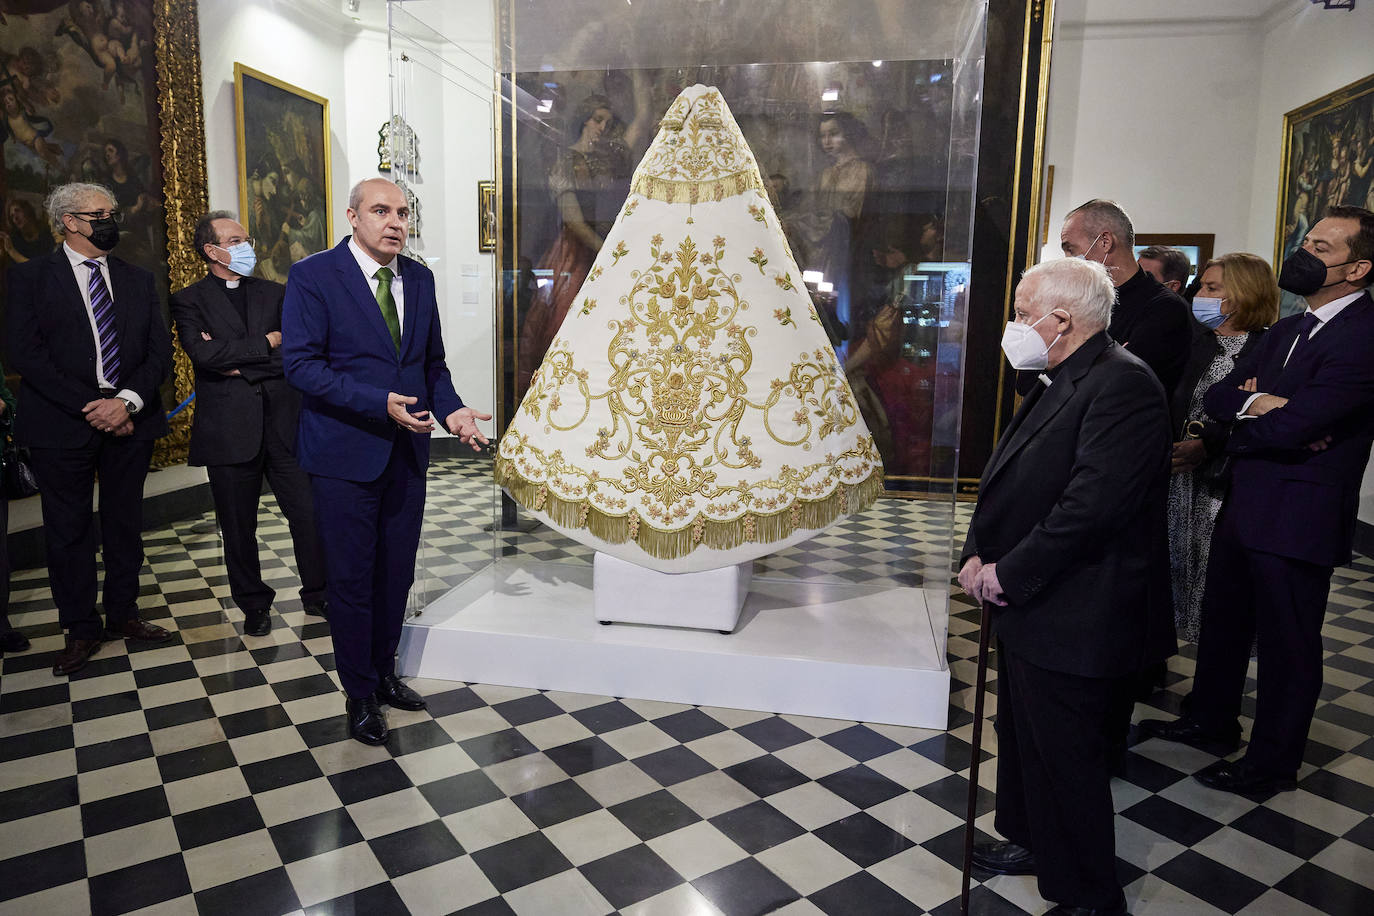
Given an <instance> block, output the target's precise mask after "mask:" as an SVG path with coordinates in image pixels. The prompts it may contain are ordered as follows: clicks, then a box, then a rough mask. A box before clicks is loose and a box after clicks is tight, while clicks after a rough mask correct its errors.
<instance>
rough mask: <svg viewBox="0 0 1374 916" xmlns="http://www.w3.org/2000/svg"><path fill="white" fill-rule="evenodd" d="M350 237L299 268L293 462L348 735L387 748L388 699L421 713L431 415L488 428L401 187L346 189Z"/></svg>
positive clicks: (290, 346) (479, 438)
mask: <svg viewBox="0 0 1374 916" xmlns="http://www.w3.org/2000/svg"><path fill="white" fill-rule="evenodd" d="M348 221H349V223H350V224H351V225H352V227H353V236H352V238H349V239H345V240H344V241H342V242H340V243H339V244H338V246H336V247H335V248H333V249H331V250H329V251H324V252H321V253H319V254H317V255H313V256H311V257H309V258H306V259H305V260H304V261H300V262H298V263H297V264H295V266H293V267H292V268H291V276H290V278H289V279H288V281H287V284H286V300H285V303H284V305H283V309H282V355H283V363H284V365H285V368H286V379H287V381H288V382H290V383H291V385H292V386H293V387H295V388H297V389H299V390H300V391H301V393H302V395H303V398H302V404H301V417H300V431H299V434H298V437H297V452H296V454H297V458H298V460H299V461H300V464H301V467H302V468H304V469H305V470H306V472H307V473H309V474H310V481H311V486H312V488H313V490H314V496H315V517H316V519H317V521H318V523H319V527H320V535H321V537H322V539H323V541H324V550H325V562H326V566H327V569H328V581H329V608H330V629H331V634H332V636H333V639H334V660H335V664H336V666H337V669H338V672H339V682H340V684H341V685H342V686H343V689H344V692H345V693H346V694H347V696H348V702H347V707H346V710H347V715H348V728H349V734H350V735H351V736H352V737H354V738H356V739H357V740H359V741H361V742H363V743H365V744H382V743H383V742H385V741H386V739H387V736H388V734H389V732H388V729H387V724H386V718H385V716H384V715H383V714H382V711H381V705H380V704H382V703H385V704H387V705H389V706H394V707H397V708H399V709H423V708H424V706H425V701H424V699H423V698H422V697H421V696H420V695H419V694H417V693H416V692H415V691H414V690H412V689H411V688H409V687H407V686H406V685H405V684H404V683H402V682H401V680H400V678H398V677H397V676H396V673H395V655H396V647H397V644H398V643H399V642H400V638H401V625H402V623H403V622H404V617H405V606H406V598H407V596H408V594H409V592H410V586H411V583H412V582H414V580H415V556H416V550H417V548H418V546H419V541H420V522H421V513H422V512H423V510H424V503H425V470H426V468H427V467H428V464H429V434H430V431H431V430H433V428H434V421H433V420H432V419H431V417H432V416H438V417H441V418H443V423H444V426H445V428H447V429H448V431H449V432H451V433H453V434H454V435H455V436H458V437H459V438H460V439H462V441H463V442H465V443H468V444H470V445H471V446H472V447H473V449H480V448H481V446H482V445H483V444H485V443H486V441H487V440H486V438H485V437H483V435H482V434H481V433H480V432H479V431H478V429H477V423H476V421H477V420H490V419H491V417H490V416H489V415H487V414H480V413H477V412H476V411H474V410H473V409H472V408H471V407H464V406H463V402H462V400H461V399H460V398H459V397H458V395H457V393H455V392H454V390H453V383H452V382H451V381H450V379H449V372H448V367H447V366H446V365H445V363H444V343H443V337H442V336H441V334H440V328H439V307H438V302H437V300H436V299H435V294H434V274H432V273H431V272H430V271H429V269H428V268H426V267H425V266H424V265H422V264H420V263H418V262H416V261H413V260H411V259H410V258H406V257H402V256H401V251H402V250H403V249H404V248H405V243H406V234H407V231H408V228H409V222H410V210H409V208H408V207H407V205H406V198H405V194H404V193H402V191H401V189H400V188H398V187H397V186H396V185H395V184H393V183H392V182H390V181H386V180H385V179H381V178H373V179H369V180H366V181H361V182H359V183H358V184H357V185H355V186H354V188H353V191H352V193H350V194H349V199H348Z"/></svg>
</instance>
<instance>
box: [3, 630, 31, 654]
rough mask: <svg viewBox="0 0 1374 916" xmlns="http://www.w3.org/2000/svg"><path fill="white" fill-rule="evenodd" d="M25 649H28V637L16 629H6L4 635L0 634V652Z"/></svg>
mask: <svg viewBox="0 0 1374 916" xmlns="http://www.w3.org/2000/svg"><path fill="white" fill-rule="evenodd" d="M27 651H29V638H28V637H27V636H25V635H24V634H23V633H20V632H19V631H18V630H6V631H5V635H3V636H0V652H27Z"/></svg>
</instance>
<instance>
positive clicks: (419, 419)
mask: <svg viewBox="0 0 1374 916" xmlns="http://www.w3.org/2000/svg"><path fill="white" fill-rule="evenodd" d="M416 403H419V398H415V397H406V396H405V395H403V394H397V393H396V392H394V391H392V392H389V393H388V394H387V396H386V413H387V416H389V417H391V419H392V420H393V421H394V422H395V423H396V425H397V426H399V427H401V429H408V430H410V431H411V432H413V433H428V432H430V431H431V430H433V429H434V421H433V420H431V419H430V418H429V411H428V410H422V411H420V412H419V413H411V412H410V411H409V410H407V409H406V407H407V405H409V404H416Z"/></svg>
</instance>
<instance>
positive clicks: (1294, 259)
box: [1279, 248, 1355, 296]
mask: <svg viewBox="0 0 1374 916" xmlns="http://www.w3.org/2000/svg"><path fill="white" fill-rule="evenodd" d="M1353 263H1355V262H1354V261H1342V262H1341V263H1339V264H1327V263H1326V262H1325V261H1323V260H1322V259H1321V258H1319V257H1317V256H1316V255H1315V254H1313V253H1312V252H1310V251H1308V250H1307V249H1306V248H1299V249H1298V250H1297V251H1295V252H1293V253H1292V254H1290V255H1289V256H1288V257H1287V259H1286V260H1284V262H1283V267H1282V268H1281V269H1280V270H1279V289H1284V290H1287V291H1288V292H1290V293H1293V294H1294V295H1297V296H1310V295H1312V294H1313V293H1315V292H1316V291H1317V290H1320V289H1325V288H1326V287H1328V286H1335V285H1336V283H1341V282H1343V281H1341V280H1337V281H1336V283H1325V282H1323V281H1324V280H1326V272H1327V271H1328V270H1330V269H1332V268H1333V267H1344V266H1345V265H1346V264H1353Z"/></svg>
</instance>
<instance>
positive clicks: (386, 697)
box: [377, 674, 427, 711]
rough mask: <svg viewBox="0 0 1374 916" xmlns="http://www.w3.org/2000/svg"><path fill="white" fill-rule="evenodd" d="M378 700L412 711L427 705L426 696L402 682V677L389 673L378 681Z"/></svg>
mask: <svg viewBox="0 0 1374 916" xmlns="http://www.w3.org/2000/svg"><path fill="white" fill-rule="evenodd" d="M377 702H379V703H385V704H386V705H388V706H392V707H395V708H396V709H409V710H411V711H414V710H417V709H424V708H425V706H426V705H427V704H426V703H425V698H424V697H422V696H420V695H419V694H418V693H416V692H415V691H413V690H411V689H410V688H409V687H407V686H406V685H405V684H403V683H401V679H400V678H398V677H397V676H396V675H394V674H388V675H387V676H386V677H384V678H382V679H381V681H379V682H378V684H377Z"/></svg>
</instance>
